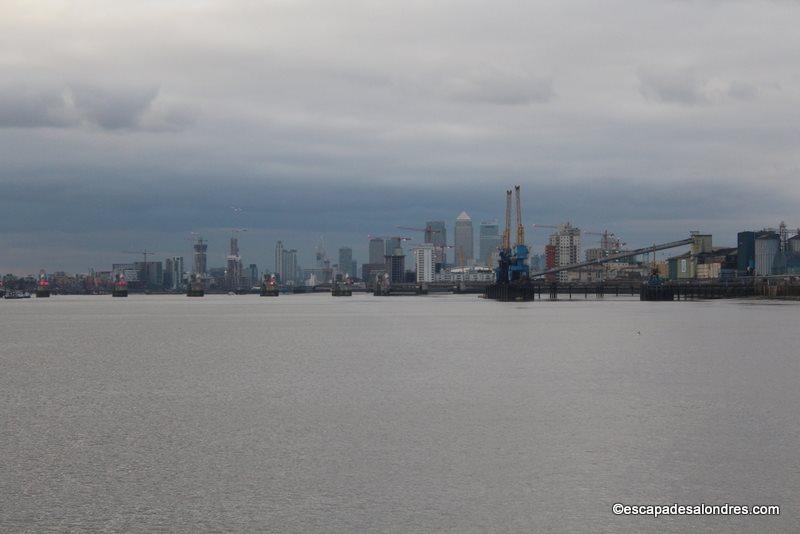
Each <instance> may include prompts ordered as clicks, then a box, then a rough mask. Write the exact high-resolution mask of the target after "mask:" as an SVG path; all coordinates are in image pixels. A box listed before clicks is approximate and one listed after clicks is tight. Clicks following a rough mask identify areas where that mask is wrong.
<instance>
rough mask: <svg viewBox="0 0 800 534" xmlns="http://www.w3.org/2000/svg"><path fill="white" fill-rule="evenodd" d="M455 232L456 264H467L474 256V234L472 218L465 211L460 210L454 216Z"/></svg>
mask: <svg viewBox="0 0 800 534" xmlns="http://www.w3.org/2000/svg"><path fill="white" fill-rule="evenodd" d="M455 234H456V237H455V247H456V265H459V266H464V265H469V264H471V263H472V261H473V259H474V258H475V255H474V253H473V244H474V241H475V234H474V232H473V230H472V219H471V218H470V216H469V215H467V212H466V211H462V212H461V214H460V215H459V216H458V217H457V218H456V231H455Z"/></svg>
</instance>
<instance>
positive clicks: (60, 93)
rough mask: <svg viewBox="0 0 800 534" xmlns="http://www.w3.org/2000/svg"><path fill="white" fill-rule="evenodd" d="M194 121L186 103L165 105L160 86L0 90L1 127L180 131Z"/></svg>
mask: <svg viewBox="0 0 800 534" xmlns="http://www.w3.org/2000/svg"><path fill="white" fill-rule="evenodd" d="M192 122H194V114H193V113H192V112H191V111H190V110H189V109H188V108H187V107H186V106H175V105H168V104H165V103H163V102H162V101H161V99H160V98H159V89H158V88H157V87H113V88H112V87H103V86H97V85H88V84H71V85H64V86H61V87H58V86H55V85H47V84H45V85H44V86H43V87H39V88H36V89H31V88H30V87H25V86H7V87H3V88H0V128H42V127H57V128H70V127H78V126H81V125H89V126H94V127H98V128H101V129H104V130H121V129H128V130H134V129H136V130H149V131H161V130H171V131H177V130H180V129H182V128H184V127H186V126H188V125H190V124H191V123H192Z"/></svg>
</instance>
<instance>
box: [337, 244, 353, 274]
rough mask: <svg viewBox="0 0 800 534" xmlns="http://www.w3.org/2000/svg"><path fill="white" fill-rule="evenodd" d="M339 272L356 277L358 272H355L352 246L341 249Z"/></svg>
mask: <svg viewBox="0 0 800 534" xmlns="http://www.w3.org/2000/svg"><path fill="white" fill-rule="evenodd" d="M339 272H340V273H342V274H345V275H348V276H351V277H353V278H355V277H356V273H355V272H353V249H352V248H350V247H341V248H340V249H339Z"/></svg>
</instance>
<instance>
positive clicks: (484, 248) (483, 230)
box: [479, 219, 501, 267]
mask: <svg viewBox="0 0 800 534" xmlns="http://www.w3.org/2000/svg"><path fill="white" fill-rule="evenodd" d="M479 236H480V237H479V240H480V243H479V245H480V262H481V263H482V264H483V265H486V266H487V267H492V266H493V265H494V258H495V257H496V255H497V248H498V247H499V246H500V243H501V238H500V227H499V225H498V224H497V220H496V219H495V220H494V221H483V222H482V223H481V227H480V233H479Z"/></svg>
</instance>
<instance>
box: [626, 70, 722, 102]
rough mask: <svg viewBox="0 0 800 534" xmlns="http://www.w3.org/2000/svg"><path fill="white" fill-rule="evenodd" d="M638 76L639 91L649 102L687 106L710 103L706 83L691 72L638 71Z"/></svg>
mask: <svg viewBox="0 0 800 534" xmlns="http://www.w3.org/2000/svg"><path fill="white" fill-rule="evenodd" d="M638 76H639V83H640V86H639V90H640V92H641V93H642V95H643V96H644V97H645V98H648V99H650V100H656V101H659V102H665V103H670V104H683V105H689V106H696V105H703V104H708V103H709V102H710V99H709V94H708V88H707V86H706V82H705V81H704V80H701V79H699V78H698V77H697V76H696V75H695V73H694V72H693V71H691V70H688V69H682V70H661V71H656V70H652V69H639V72H638Z"/></svg>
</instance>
